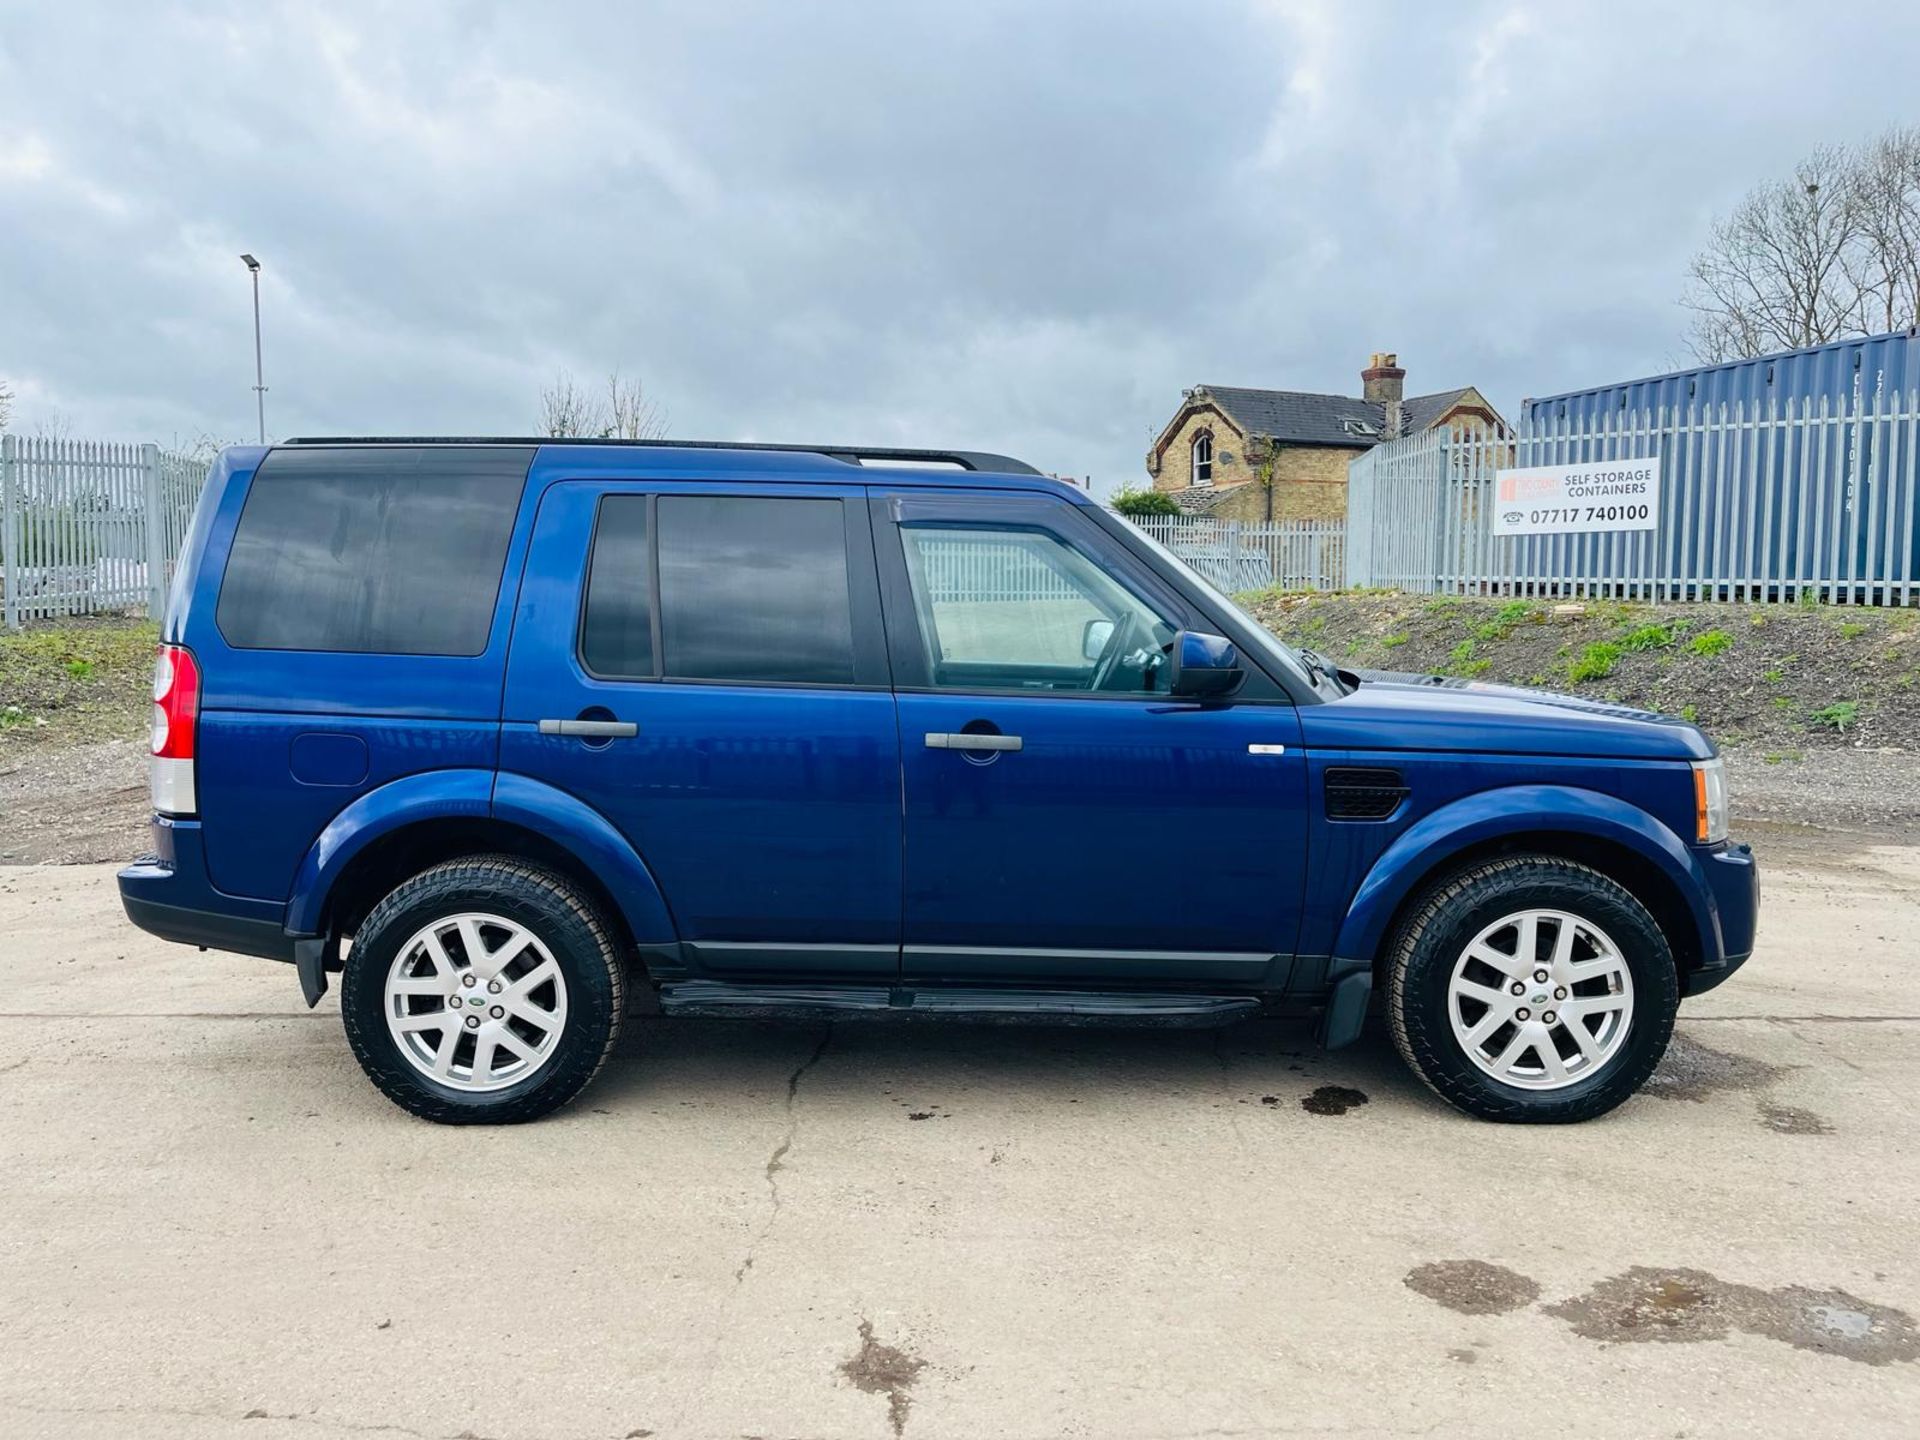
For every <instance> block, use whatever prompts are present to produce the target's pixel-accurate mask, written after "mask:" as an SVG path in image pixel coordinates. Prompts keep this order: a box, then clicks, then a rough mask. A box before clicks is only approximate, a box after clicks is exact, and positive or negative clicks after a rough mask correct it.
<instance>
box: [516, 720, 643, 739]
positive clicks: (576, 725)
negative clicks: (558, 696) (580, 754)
mask: <svg viewBox="0 0 1920 1440" xmlns="http://www.w3.org/2000/svg"><path fill="white" fill-rule="evenodd" d="M540 733H541V734H542V735H573V736H577V737H581V738H584V739H590V740H624V739H626V738H627V737H628V736H630V735H638V734H639V733H640V727H639V726H638V725H636V724H634V723H633V721H631V720H542V721H541V722H540Z"/></svg>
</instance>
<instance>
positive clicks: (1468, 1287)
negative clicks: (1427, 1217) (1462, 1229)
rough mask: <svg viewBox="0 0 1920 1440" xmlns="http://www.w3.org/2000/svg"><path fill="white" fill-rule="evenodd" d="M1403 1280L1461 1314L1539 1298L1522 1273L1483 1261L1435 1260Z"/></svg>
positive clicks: (1494, 1311)
mask: <svg viewBox="0 0 1920 1440" xmlns="http://www.w3.org/2000/svg"><path fill="white" fill-rule="evenodd" d="M1404 1283H1405V1284H1406V1287H1407V1288H1408V1289H1409V1290H1411V1291H1413V1292H1414V1293H1415V1294H1416V1295H1424V1296H1426V1297H1427V1299H1429V1300H1434V1301H1438V1302H1439V1303H1440V1304H1442V1305H1444V1306H1446V1307H1447V1308H1448V1309H1449V1310H1457V1311H1459V1312H1460V1313H1461V1314H1462V1315H1504V1314H1506V1313H1507V1312H1508V1311H1509V1310H1518V1309H1520V1308H1521V1307H1522V1306H1523V1305H1531V1304H1532V1303H1533V1302H1534V1301H1536V1300H1538V1299H1539V1298H1540V1287H1539V1286H1538V1285H1536V1284H1534V1282H1533V1281H1531V1280H1529V1279H1528V1278H1527V1277H1526V1276H1525V1275H1522V1274H1521V1273H1520V1272H1519V1271H1517V1270H1509V1269H1507V1267H1506V1266H1504V1265H1491V1264H1489V1263H1487V1262H1486V1261H1485V1260H1436V1261H1434V1262H1433V1263H1432V1264H1430V1265H1420V1266H1416V1267H1415V1268H1414V1269H1412V1270H1410V1271H1408V1272H1407V1277H1406V1280H1405V1282H1404ZM1455 1358H1456V1359H1457V1358H1459V1357H1458V1356H1456V1357H1455Z"/></svg>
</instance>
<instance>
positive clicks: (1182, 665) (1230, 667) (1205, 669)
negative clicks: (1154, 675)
mask: <svg viewBox="0 0 1920 1440" xmlns="http://www.w3.org/2000/svg"><path fill="white" fill-rule="evenodd" d="M1245 678H1246V676H1245V673H1244V672H1243V671H1242V670H1241V668H1240V652H1239V651H1238V650H1236V649H1234V648H1233V642H1232V641H1231V640H1229V639H1227V638H1226V637H1225V636H1224V635H1206V634H1203V633H1201V632H1200V631H1198V630H1182V631H1181V632H1180V633H1179V634H1178V635H1175V636H1174V637H1173V650H1172V652H1171V655H1170V664H1169V665H1168V667H1167V693H1168V694H1170V695H1178V696H1184V697H1186V698H1188V699H1204V698H1206V697H1208V696H1215V695H1230V694H1232V693H1233V692H1234V691H1235V690H1237V689H1239V688H1240V682H1241V681H1242V680H1243V679H1245Z"/></svg>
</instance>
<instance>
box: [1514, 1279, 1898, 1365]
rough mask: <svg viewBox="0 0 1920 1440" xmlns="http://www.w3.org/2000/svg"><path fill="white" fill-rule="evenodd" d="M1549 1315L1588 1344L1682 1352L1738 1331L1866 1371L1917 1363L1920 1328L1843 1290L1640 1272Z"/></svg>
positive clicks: (1610, 1282) (1568, 1302)
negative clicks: (1634, 1344) (1672, 1347)
mask: <svg viewBox="0 0 1920 1440" xmlns="http://www.w3.org/2000/svg"><path fill="white" fill-rule="evenodd" d="M1546 1313H1547V1314H1549V1315H1552V1316H1555V1317H1557V1318H1558V1319H1561V1320H1564V1321H1566V1322H1567V1323H1568V1324H1569V1325H1571V1326H1572V1327H1573V1331H1574V1333H1575V1334H1576V1335H1581V1336H1584V1337H1585V1338H1587V1339H1589V1340H1603V1341H1612V1342H1627V1341H1653V1342H1660V1343H1669V1344H1675V1343H1677V1344H1685V1343H1688V1342H1691V1341H1697V1340H1723V1339H1725V1338H1726V1337H1727V1336H1728V1335H1729V1334H1730V1333H1732V1332H1733V1331H1735V1330H1741V1331H1745V1332H1746V1333H1747V1334H1750V1335H1764V1336H1766V1337H1768V1338H1769V1339H1772V1340H1779V1341H1781V1342H1783V1343H1784V1344H1788V1345H1791V1346H1793V1347H1794V1348H1795V1349H1798V1350H1812V1351H1816V1352H1818V1353H1820V1354H1823V1355H1838V1356H1841V1357H1843V1358H1845V1359H1848V1360H1856V1361H1859V1362H1860V1363H1861V1364H1864V1365H1891V1364H1894V1363H1895V1362H1897V1361H1912V1360H1917V1359H1920V1327H1916V1326H1915V1324H1914V1321H1913V1317H1912V1316H1910V1315H1908V1314H1906V1313H1905V1312H1904V1311H1901V1310H1895V1309H1893V1308H1892V1307H1891V1306H1887V1305H1875V1304H1874V1303H1872V1302H1871V1301H1868V1300H1862V1299H1860V1298H1858V1297H1857V1296H1854V1295H1849V1294H1848V1293H1847V1292H1846V1291H1844V1290H1809V1289H1807V1288H1806V1287H1805V1286H1802V1285H1785V1286H1782V1287H1780V1288H1779V1289H1777V1290H1762V1289H1760V1288H1758V1287H1757V1286H1753V1285H1735V1284H1731V1283H1729V1282H1728V1281H1725V1280H1721V1279H1719V1278H1717V1277H1715V1276H1713V1275H1709V1274H1708V1273H1707V1272H1706V1271H1704V1270H1656V1269H1650V1268H1648V1267H1646V1266H1644V1265H1636V1266H1634V1267H1633V1268H1632V1269H1630V1270H1628V1271H1626V1272H1625V1273H1623V1274H1620V1275H1616V1276H1614V1277H1613V1278H1612V1279H1609V1280H1602V1281H1601V1282H1600V1283H1599V1284H1597V1285H1595V1286H1594V1287H1593V1288H1592V1289H1591V1290H1589V1291H1588V1292H1587V1293H1586V1294H1585V1295H1581V1296H1577V1297H1575V1298H1574V1299H1572V1300H1563V1301H1561V1302H1560V1303H1559V1304H1558V1305H1549V1306H1547V1307H1546Z"/></svg>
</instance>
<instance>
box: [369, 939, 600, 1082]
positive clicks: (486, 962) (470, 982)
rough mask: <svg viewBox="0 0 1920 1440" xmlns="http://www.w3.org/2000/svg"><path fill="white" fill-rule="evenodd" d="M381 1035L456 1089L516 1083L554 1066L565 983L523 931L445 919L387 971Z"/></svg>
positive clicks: (562, 1020) (403, 950) (545, 953)
mask: <svg viewBox="0 0 1920 1440" xmlns="http://www.w3.org/2000/svg"><path fill="white" fill-rule="evenodd" d="M385 1008H386V1016H387V1030H388V1032H389V1033H390V1034H391V1035H392V1036H393V1041H394V1044H396V1045H398V1046H399V1047H400V1053H401V1054H402V1055H404V1056H406V1058H407V1063H408V1064H409V1065H411V1066H413V1068H414V1069H415V1070H418V1071H419V1072H420V1073H421V1074H422V1075H425V1076H426V1077H427V1078H428V1079H430V1080H433V1081H435V1082H437V1083H438V1084H441V1085H445V1086H447V1087H448V1088H449V1089H453V1090H466V1091H470V1092H473V1093H480V1092H484V1091H488V1090H503V1089H505V1088H506V1087H507V1086H509V1085H517V1084H518V1083H519V1082H520V1081H522V1080H525V1079H526V1078H527V1077H528V1076H529V1075H531V1074H533V1073H534V1072H535V1071H536V1070H538V1069H540V1067H541V1066H543V1065H545V1064H546V1063H547V1062H548V1061H549V1060H551V1059H552V1058H553V1053H554V1051H555V1049H557V1048H558V1046H559V1044H560V1036H561V1033H562V1032H563V1031H564V1030H565V1029H566V1025H567V981H566V977H565V976H564V975H562V974H561V973H560V966H559V963H558V962H557V961H556V960H555V959H554V958H553V953H552V952H551V951H550V950H548V949H547V947H546V946H545V945H543V944H541V943H540V939H539V937H538V936H536V935H535V934H534V933H533V932H532V931H531V930H529V929H527V928H526V926H524V925H521V924H519V923H518V922H517V921H513V920H508V919H506V918H505V917H503V916H500V915H487V914H482V913H479V912H469V913H466V914H460V915H448V916H445V917H443V918H441V919H439V920H435V921H433V922H432V923H431V924H428V925H424V926H422V927H421V928H420V929H419V930H417V931H415V932H414V934H413V937H412V938H411V939H410V940H408V941H407V943H406V944H404V945H402V946H401V947H400V951H399V953H398V954H397V955H395V956H394V960H393V964H392V966H391V967H390V968H389V969H388V971H387V988H386V1000H385Z"/></svg>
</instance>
